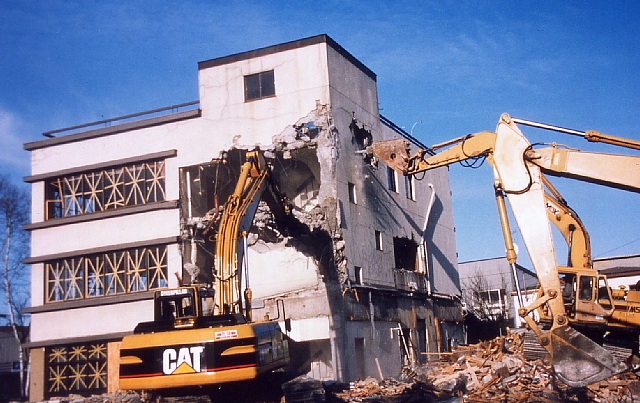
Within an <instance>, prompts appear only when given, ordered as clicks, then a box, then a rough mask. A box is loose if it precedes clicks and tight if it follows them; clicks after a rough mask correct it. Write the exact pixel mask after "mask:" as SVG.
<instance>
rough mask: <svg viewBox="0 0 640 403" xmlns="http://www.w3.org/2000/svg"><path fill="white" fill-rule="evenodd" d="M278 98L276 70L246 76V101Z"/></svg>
mask: <svg viewBox="0 0 640 403" xmlns="http://www.w3.org/2000/svg"><path fill="white" fill-rule="evenodd" d="M275 96H276V79H275V73H274V70H267V71H261V72H260V73H255V74H249V75H246V76H244V101H245V102H251V101H256V100H259V99H264V98H271V97H275Z"/></svg>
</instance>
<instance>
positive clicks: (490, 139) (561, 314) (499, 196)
mask: <svg viewBox="0 0 640 403" xmlns="http://www.w3.org/2000/svg"><path fill="white" fill-rule="evenodd" d="M444 147H448V148H446V149H444V150H443V151H441V152H439V153H437V154H433V150H436V149H440V148H444ZM532 149H533V148H532V146H531V144H530V143H529V141H528V140H527V139H526V137H525V136H524V135H523V134H522V132H521V131H520V129H519V128H518V127H517V125H516V124H515V123H514V121H513V120H512V119H511V117H510V116H509V115H507V114H504V115H502V117H501V119H500V122H499V123H498V126H497V129H496V131H495V132H480V133H477V134H472V135H468V136H464V137H460V138H457V139H455V140H452V141H449V142H446V143H443V144H440V145H438V146H434V147H433V148H432V149H431V153H430V152H429V151H427V150H418V151H417V152H416V153H415V154H413V155H412V154H411V153H410V146H409V143H408V142H407V141H405V140H389V141H385V142H379V143H375V144H373V146H372V150H371V151H372V153H373V155H374V156H375V157H376V158H377V159H379V160H381V161H383V162H385V163H387V164H388V165H389V166H390V167H392V168H393V169H395V170H396V171H399V172H401V173H403V174H404V175H409V174H414V173H418V172H423V171H427V170H430V169H434V168H437V167H441V166H447V165H450V164H452V163H454V162H461V161H465V160H468V159H471V158H482V157H484V158H486V159H487V160H488V161H489V162H490V163H491V165H492V166H493V169H494V178H495V182H494V191H495V195H496V201H497V204H498V211H499V215H500V220H501V224H502V230H503V236H504V239H505V245H506V249H507V259H508V261H509V262H510V263H511V265H512V267H513V266H514V264H515V261H516V258H517V256H516V253H515V248H514V245H513V240H512V238H511V230H510V223H509V217H508V214H507V210H506V202H505V199H507V200H508V201H509V205H510V206H511V211H512V213H513V216H514V217H515V219H516V222H517V225H518V227H519V229H520V233H521V235H522V238H523V240H524V243H525V246H526V248H527V251H528V253H529V256H530V259H531V261H532V264H533V266H534V267H535V269H536V273H537V275H538V280H539V282H540V286H541V291H542V292H541V296H540V297H539V298H538V300H537V301H535V302H534V303H533V304H531V305H530V306H528V307H526V308H525V309H524V310H523V311H522V312H521V314H522V315H523V316H524V317H525V320H526V321H527V323H528V324H529V325H530V327H531V328H532V329H533V330H534V331H535V332H536V334H537V335H538V337H539V338H540V341H541V344H542V345H543V346H544V347H545V348H546V349H547V350H548V351H549V353H550V354H551V357H552V359H553V364H554V369H555V371H556V374H557V376H558V377H559V378H560V379H561V380H562V381H563V382H565V383H567V384H568V385H570V386H573V387H582V386H586V385H588V384H591V383H593V382H596V381H599V380H602V379H606V378H608V377H610V376H611V375H614V374H616V373H619V372H622V371H624V370H626V365H624V364H623V363H620V362H617V361H616V360H615V359H614V358H613V356H612V355H611V354H610V353H609V352H608V351H606V350H605V349H604V348H602V347H601V346H599V345H597V344H596V343H595V342H593V341H592V340H590V339H589V338H587V337H586V336H584V335H582V334H581V333H579V332H577V331H576V330H575V329H573V328H571V327H569V326H568V324H569V321H568V319H567V316H566V312H565V307H564V304H563V301H562V297H561V295H562V294H561V288H560V281H559V278H558V265H557V262H556V253H555V246H554V242H553V237H552V233H551V227H550V223H549V220H548V219H546V217H547V215H548V214H549V211H548V207H547V206H548V205H549V204H552V203H556V204H557V202H558V201H559V199H557V198H555V199H554V198H553V197H551V195H550V194H549V193H547V192H546V191H545V183H546V179H545V178H544V175H543V173H542V171H543V169H544V170H545V172H546V170H548V171H550V172H552V173H556V172H559V170H554V169H553V168H552V167H551V166H549V167H547V166H546V165H544V164H543V163H541V162H540V161H541V160H542V156H539V155H538V154H535V155H532ZM536 151H537V150H536ZM568 171H571V172H567V173H566V174H567V176H569V175H570V174H571V175H573V174H574V173H573V172H572V170H568ZM556 207H561V206H556ZM560 210H563V211H564V212H567V211H569V210H567V209H566V208H560ZM576 217H577V216H576ZM584 242H588V240H584ZM584 258H587V259H590V257H583V259H584ZM516 278H517V277H516ZM544 304H546V305H547V306H548V308H549V311H550V312H551V314H552V317H553V322H552V324H551V328H550V329H549V330H548V331H543V330H541V329H540V328H539V327H538V326H537V324H536V323H535V322H534V321H533V319H532V318H531V316H529V315H528V313H529V312H531V311H532V310H534V309H536V308H538V307H540V306H542V305H544Z"/></svg>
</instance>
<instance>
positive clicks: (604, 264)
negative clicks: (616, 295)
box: [593, 255, 640, 290]
mask: <svg viewBox="0 0 640 403" xmlns="http://www.w3.org/2000/svg"><path fill="white" fill-rule="evenodd" d="M593 268H594V269H596V270H598V271H599V272H600V273H602V274H605V275H606V276H607V281H608V283H609V287H611V288H618V287H620V286H625V287H626V288H627V290H628V289H629V288H630V287H637V284H638V282H639V281H640V255H626V256H614V257H605V258H597V259H593Z"/></svg>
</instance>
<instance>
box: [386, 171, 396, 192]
mask: <svg viewBox="0 0 640 403" xmlns="http://www.w3.org/2000/svg"><path fill="white" fill-rule="evenodd" d="M387 189H389V190H390V191H392V192H396V193H398V173H397V172H396V171H394V170H393V169H392V168H391V167H387Z"/></svg>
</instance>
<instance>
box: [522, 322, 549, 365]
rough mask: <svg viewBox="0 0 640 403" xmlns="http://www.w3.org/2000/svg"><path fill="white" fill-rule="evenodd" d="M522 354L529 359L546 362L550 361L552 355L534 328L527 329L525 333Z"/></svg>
mask: <svg viewBox="0 0 640 403" xmlns="http://www.w3.org/2000/svg"><path fill="white" fill-rule="evenodd" d="M522 354H523V355H524V358H525V359H527V360H531V361H534V360H541V361H542V362H544V363H549V361H550V360H551V356H550V355H549V352H548V351H547V350H546V349H545V348H544V347H542V345H541V344H540V340H539V339H538V336H536V334H535V333H534V332H533V330H527V331H526V333H525V334H524V345H523V347H522Z"/></svg>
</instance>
